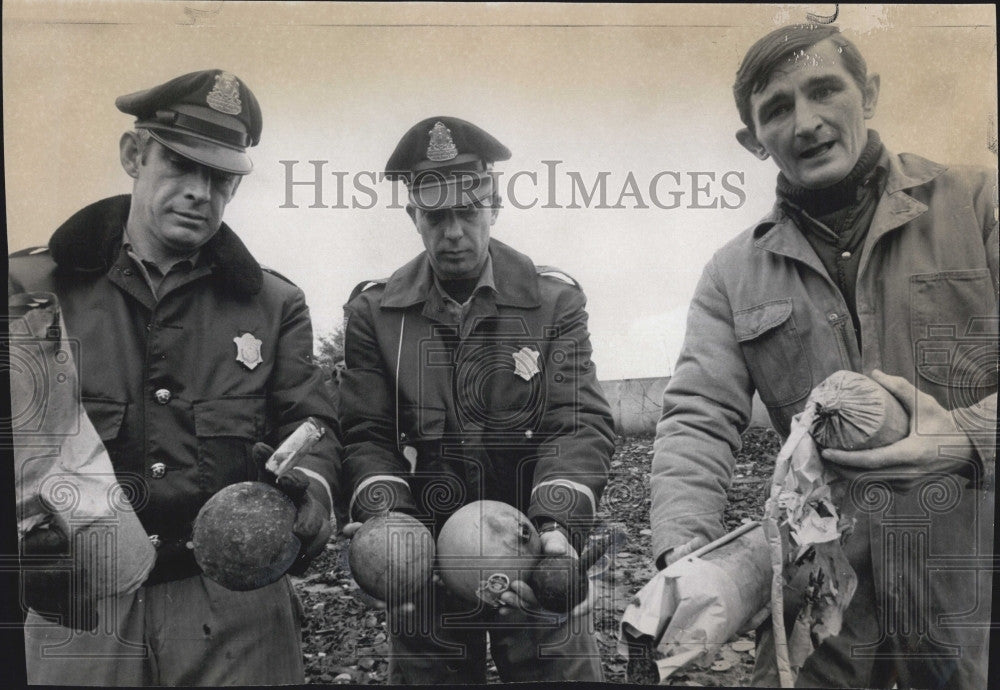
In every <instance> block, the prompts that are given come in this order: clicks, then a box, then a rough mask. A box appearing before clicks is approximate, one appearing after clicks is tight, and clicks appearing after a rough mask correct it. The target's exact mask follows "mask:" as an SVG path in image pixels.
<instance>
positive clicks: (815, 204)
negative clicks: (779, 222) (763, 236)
mask: <svg viewBox="0 0 1000 690" xmlns="http://www.w3.org/2000/svg"><path fill="white" fill-rule="evenodd" d="M887 172H888V154H886V152H885V149H884V147H883V146H882V141H881V139H880V138H879V136H878V133H877V132H876V131H875V130H868V142H867V144H866V145H865V148H864V150H863V151H862V152H861V155H860V156H859V157H858V160H857V162H856V163H855V164H854V167H853V168H852V169H851V171H850V172H849V173H848V174H847V175H846V176H845V177H844V178H843V179H842V180H840V181H839V182H837V183H835V184H833V185H831V186H829V187H825V188H823V189H805V188H803V187H798V186H796V185H793V184H792V183H791V182H789V181H788V178H786V177H785V175H784V174H783V173H779V174H778V185H777V194H778V199H779V201H780V202H781V205H782V206H783V207H784V209H785V211H786V212H787V213H788V214H789V215H790V216H791V217H792V219H793V220H794V221H795V224H796V226H797V227H798V228H799V230H800V231H801V232H802V234H803V235H804V236H805V238H806V240H807V241H808V242H809V244H810V245H811V246H812V248H813V250H814V251H815V252H816V255H817V256H818V257H819V260H820V261H821V262H822V264H823V267H824V268H826V272H827V274H828V275H829V277H830V279H831V280H832V281H833V282H834V284H836V286H837V287H838V288H839V290H840V292H841V294H842V295H843V297H844V302H845V303H846V304H847V309H848V311H849V312H850V315H851V322H852V324H853V326H854V333H855V336H856V337H857V342H858V347H859V348H860V347H861V324H860V322H859V320H858V310H857V304H856V292H857V291H856V285H857V279H858V269H859V266H860V263H861V248H862V247H863V246H864V241H865V237H867V235H868V228H869V227H870V226H871V223H872V218H873V217H874V216H875V208H876V207H877V206H878V200H879V197H881V196H882V191H883V189H884V188H885V179H886V173H887Z"/></svg>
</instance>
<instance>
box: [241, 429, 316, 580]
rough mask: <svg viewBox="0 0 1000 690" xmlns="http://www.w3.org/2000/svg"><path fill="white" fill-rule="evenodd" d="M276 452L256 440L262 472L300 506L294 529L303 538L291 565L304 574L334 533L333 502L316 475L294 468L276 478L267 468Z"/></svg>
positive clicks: (255, 450) (292, 570)
mask: <svg viewBox="0 0 1000 690" xmlns="http://www.w3.org/2000/svg"><path fill="white" fill-rule="evenodd" d="M273 453H274V449H273V448H272V447H271V446H269V445H267V444H266V443H256V444H254V447H253V458H254V461H255V462H256V463H257V466H258V467H260V468H261V473H262V474H263V475H264V476H265V477H267V479H268V480H270V481H273V482H274V485H275V486H276V487H278V488H279V489H281V491H282V492H283V493H284V494H285V495H286V496H288V498H290V499H291V500H292V503H294V504H295V508H296V510H297V512H296V514H295V524H294V525H293V526H292V533H293V534H294V535H295V536H296V537H298V540H299V541H300V542H302V548H301V549H300V551H299V556H298V558H296V559H295V562H294V563H292V566H291V567H290V568H289V569H288V572H289V574H291V575H302V574H303V573H305V571H306V570H307V569H308V568H309V564H310V563H311V562H312V559H314V558H315V557H316V556H318V555H319V554H320V553H322V552H323V549H324V548H325V547H326V544H327V542H329V541H330V537H331V536H332V535H333V525H332V524H331V523H330V506H328V505H327V495H326V490H325V489H324V488H323V486H321V485H320V484H319V482H317V481H316V480H314V479H311V478H309V477H307V476H306V475H305V474H303V473H302V472H298V471H296V470H295V469H294V468H292V469H291V470H289V471H287V472H285V473H283V474H282V475H281V476H280V477H277V478H275V477H274V475H273V474H271V473H270V472H269V471H267V470H266V469H264V463H265V462H267V459H268V458H269V457H271V455H272V454H273Z"/></svg>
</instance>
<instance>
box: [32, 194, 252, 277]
mask: <svg viewBox="0 0 1000 690" xmlns="http://www.w3.org/2000/svg"><path fill="white" fill-rule="evenodd" d="M130 205H131V196H130V195H128V194H123V195H121V196H114V197H109V198H107V199H102V200H101V201H98V202H96V203H93V204H91V205H89V206H86V207H84V208H83V209H81V210H79V211H77V212H76V213H75V214H73V215H72V216H71V217H70V218H69V220H67V221H66V222H65V223H63V224H62V225H61V226H59V229H58V230H56V231H55V233H53V235H52V239H50V240H49V251H50V252H51V253H52V259H53V260H54V261H55V262H56V264H58V266H59V268H60V269H61V270H63V271H66V272H68V273H70V274H73V273H91V274H95V273H101V274H103V273H107V272H108V271H109V270H110V269H111V267H112V266H114V264H115V262H116V261H117V258H118V255H119V252H120V250H121V247H122V235H123V234H124V228H125V223H126V221H127V220H128V212H129V207H130ZM200 258H202V259H203V260H205V261H207V262H210V263H211V265H212V274H213V276H214V278H215V279H216V280H217V281H218V282H219V283H220V285H222V286H224V288H225V289H226V290H228V291H231V292H235V293H237V294H242V295H255V294H257V293H258V292H260V290H261V288H262V287H263V285H264V276H263V272H262V271H261V268H260V264H258V263H257V261H256V260H255V259H254V258H253V256H251V255H250V252H249V250H248V249H247V248H246V246H245V245H244V244H243V242H242V241H241V240H240V238H239V237H237V236H236V233H234V232H233V231H232V230H231V229H230V228H229V226H227V225H226V224H225V223H223V224H222V226H221V227H220V228H219V231H218V232H217V233H215V235H214V236H213V237H212V239H210V240H209V241H208V242H206V243H205V245H204V246H203V247H202V248H201V254H200Z"/></svg>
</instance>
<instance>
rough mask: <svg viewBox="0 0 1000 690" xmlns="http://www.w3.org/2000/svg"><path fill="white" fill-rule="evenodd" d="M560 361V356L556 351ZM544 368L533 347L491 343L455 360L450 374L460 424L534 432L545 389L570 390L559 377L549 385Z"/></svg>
mask: <svg viewBox="0 0 1000 690" xmlns="http://www.w3.org/2000/svg"><path fill="white" fill-rule="evenodd" d="M560 357H562V358H565V354H563V353H561V352H560ZM544 369H545V362H544V361H543V355H542V354H541V348H539V347H538V346H536V345H524V346H522V345H520V344H511V343H496V344H490V345H489V346H480V347H479V348H478V349H477V350H475V351H474V352H473V353H471V355H470V356H467V357H464V358H461V359H459V363H458V366H457V367H456V370H455V388H456V396H455V406H456V415H457V417H458V420H459V423H460V424H461V425H462V427H463V428H465V427H469V428H475V429H482V430H485V431H489V432H492V433H504V432H509V433H513V432H518V431H520V432H521V433H523V431H524V429H533V428H535V427H536V426H537V420H538V417H539V416H540V414H541V411H542V409H544V404H545V397H546V392H547V391H546V388H545V386H546V384H547V383H548V384H550V385H563V386H572V385H573V382H571V381H564V380H563V379H564V378H565V375H563V374H559V375H558V378H557V379H556V381H555V384H553V383H552V382H551V381H548V380H547V379H546V377H545V371H544Z"/></svg>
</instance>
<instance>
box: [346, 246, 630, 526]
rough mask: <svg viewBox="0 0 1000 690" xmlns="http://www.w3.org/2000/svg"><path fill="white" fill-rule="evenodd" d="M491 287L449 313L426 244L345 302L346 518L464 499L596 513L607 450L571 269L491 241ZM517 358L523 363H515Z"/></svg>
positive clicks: (442, 509) (559, 517) (429, 513)
mask: <svg viewBox="0 0 1000 690" xmlns="http://www.w3.org/2000/svg"><path fill="white" fill-rule="evenodd" d="M489 251H490V256H491V260H492V269H493V276H494V283H495V290H491V289H480V290H479V291H477V293H476V294H475V295H474V297H473V298H472V300H471V302H470V303H469V308H468V309H469V311H468V313H467V315H466V317H465V318H464V320H461V321H459V322H457V323H456V322H455V318H454V317H451V316H449V313H450V312H449V309H448V308H447V306H446V304H445V300H444V298H443V297H442V294H441V291H440V289H439V288H438V286H437V285H436V283H435V281H434V276H433V272H432V269H431V266H430V261H429V259H428V258H427V255H426V253H423V254H420V255H419V256H417V257H416V258H415V259H413V260H412V261H410V262H409V263H407V264H406V265H405V266H403V267H402V268H400V269H399V270H397V271H396V272H395V273H394V274H393V275H392V276H391V277H390V278H389V279H388V280H381V281H371V282H368V283H362V284H361V285H359V286H358V288H357V289H356V290H355V294H354V295H353V296H352V299H351V300H350V301H349V303H348V304H347V305H346V307H345V312H346V317H347V322H346V333H345V359H346V368H345V370H344V371H343V373H342V378H341V383H340V406H341V408H340V409H341V425H342V429H343V433H344V437H343V438H344V448H345V459H344V481H345V492H350V493H349V495H350V497H351V498H350V511H351V516H352V517H353V518H354V519H356V520H365V519H367V518H368V517H371V516H372V515H375V514H377V513H378V512H379V511H381V510H386V509H390V510H400V511H403V512H407V513H411V514H414V515H416V516H417V517H418V518H419V519H421V520H423V521H424V522H425V523H427V524H428V525H434V524H436V525H438V526H440V524H441V523H442V522H443V521H444V520H445V519H446V518H447V517H448V515H450V514H451V513H452V512H454V511H455V510H456V509H457V508H458V507H460V506H462V505H465V504H467V503H470V502H472V501H475V500H480V499H489V500H497V501H503V502H505V503H509V504H511V505H513V506H515V507H517V508H519V509H520V510H522V511H524V512H525V513H526V514H527V515H528V516H529V517H530V518H532V519H535V520H541V519H542V518H551V519H554V520H556V521H558V522H560V523H562V524H563V525H565V526H567V527H568V528H570V530H571V531H573V532H574V533H575V532H576V531H577V530H584V529H586V528H587V527H588V526H589V523H590V521H591V520H592V518H593V515H594V512H595V510H596V506H597V504H598V502H599V501H600V497H601V492H602V490H603V488H604V486H605V483H606V481H607V473H608V467H609V462H610V458H611V455H612V453H613V450H614V431H613V421H612V418H611V414H610V410H609V407H608V404H607V402H606V401H605V399H604V396H603V394H602V393H601V389H600V387H599V385H598V383H597V377H596V372H595V369H594V365H593V364H592V362H591V360H590V355H591V346H590V339H589V334H588V331H587V314H586V312H585V310H584V307H585V303H586V300H585V297H584V294H583V292H582V291H581V290H580V288H579V287H578V286H577V285H576V283H575V281H573V279H572V278H570V277H568V276H566V275H565V274H563V273H561V272H559V271H556V270H554V269H546V268H544V267H537V268H536V266H535V265H534V264H533V263H532V262H531V260H530V259H529V258H528V257H526V256H524V255H523V254H520V253H518V252H516V251H514V250H513V249H511V248H510V247H508V246H506V245H504V244H503V243H501V242H498V241H496V240H491V241H490V249H489ZM519 360H520V364H519V363H518V361H519Z"/></svg>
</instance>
